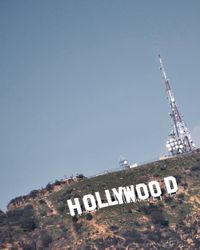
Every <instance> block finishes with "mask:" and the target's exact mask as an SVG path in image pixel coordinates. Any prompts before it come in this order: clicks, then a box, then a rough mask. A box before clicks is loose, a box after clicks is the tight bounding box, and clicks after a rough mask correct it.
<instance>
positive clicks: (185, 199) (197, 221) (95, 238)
mask: <svg viewBox="0 0 200 250" xmlns="http://www.w3.org/2000/svg"><path fill="white" fill-rule="evenodd" d="M170 175H173V176H174V177H176V179H177V181H178V186H179V190H178V192H177V193H176V194H175V195H173V196H169V195H167V194H165V195H164V196H163V197H162V199H156V200H153V199H152V198H151V199H149V201H140V202H137V203H129V204H123V205H116V206H112V207H107V208H102V209H99V210H96V211H94V212H91V213H88V212H86V211H84V213H83V214H82V215H80V216H77V215H76V216H74V217H71V215H70V214H69V211H68V207H67V200H68V199H71V198H73V197H78V198H82V197H83V195H85V194H88V193H91V194H94V192H96V191H99V192H100V193H102V196H103V191H104V190H105V189H111V188H114V187H119V186H129V185H135V184H138V183H148V182H149V181H151V180H158V181H159V182H162V180H163V178H164V177H167V176H170ZM199 179H200V153H197V152H195V153H192V154H188V155H185V156H179V157H176V158H169V159H166V160H162V161H157V162H154V163H149V164H146V165H142V166H139V167H136V168H133V169H127V170H122V171H118V172H113V173H107V174H105V175H99V176H96V177H94V178H90V179H87V178H83V176H82V178H80V179H79V180H78V181H72V182H71V183H68V184H67V185H65V184H63V185H61V184H60V183H55V184H54V185H55V186H56V185H58V184H59V187H60V188H55V186H53V187H51V188H50V187H49V186H47V187H46V189H44V190H42V192H37V191H36V192H33V193H32V195H31V196H28V197H27V196H23V202H21V203H19V204H18V203H15V205H13V203H12V202H11V203H10V204H9V205H10V206H9V209H8V211H7V213H3V212H2V211H0V249H19V248H20V247H21V249H25V250H31V249H41V250H42V249H63V250H64V249H88V250H89V249H121V250H122V249H173V248H174V249H200V182H199ZM103 199H104V198H103ZM18 200H19V199H18ZM13 202H16V199H15V200H14V201H13ZM17 204H18V205H17Z"/></svg>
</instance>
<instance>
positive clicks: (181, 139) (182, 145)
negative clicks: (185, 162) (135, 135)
mask: <svg viewBox="0 0 200 250" xmlns="http://www.w3.org/2000/svg"><path fill="white" fill-rule="evenodd" d="M158 57H159V63H160V71H161V75H162V78H163V80H164V83H165V87H166V92H167V99H168V101H169V105H170V110H171V112H170V117H171V118H172V122H173V131H172V133H170V135H169V140H167V142H166V147H167V149H168V151H169V153H170V154H171V155H178V154H183V153H187V152H191V151H192V150H194V149H195V144H194V143H193V141H192V138H191V135H190V133H189V131H188V129H187V127H186V126H185V123H184V121H183V119H182V116H181V114H180V112H179V111H178V107H177V104H176V101H175V98H174V96H173V93H172V91H171V87H170V84H169V79H168V78H167V75H166V72H165V68H164V65H163V61H162V59H161V56H160V55H158Z"/></svg>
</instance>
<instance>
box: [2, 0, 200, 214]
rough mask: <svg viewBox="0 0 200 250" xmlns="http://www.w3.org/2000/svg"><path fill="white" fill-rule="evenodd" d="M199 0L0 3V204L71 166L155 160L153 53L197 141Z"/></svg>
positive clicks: (159, 99)
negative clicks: (123, 160) (160, 59)
mask: <svg viewBox="0 0 200 250" xmlns="http://www.w3.org/2000/svg"><path fill="white" fill-rule="evenodd" d="M199 12H200V1H199V0H193V1H189V0H188V1H186V0H174V1H164V0H163V1H161V0H152V1H149V0H146V1H145V0H138V1H136V0H135V1H134V0H132V1H128V0H123V1H122V0H121V1H119V0H101V1H100V0H99V1H97V0H90V1H88V0H77V1H72V0H71V1H70V0H68V1H67V0H59V1H56V0H54V1H52V0H48V1H47V0H43V1H40V0H36V1H33V0H32V1H30V0H23V1H22V0H18V1H15V0H9V1H8V0H0V208H1V209H4V210H5V207H6V204H7V203H8V202H9V201H10V200H11V199H12V198H14V197H16V196H18V195H24V194H27V193H28V192H29V191H31V190H32V189H37V188H41V187H44V186H46V184H47V183H48V182H50V181H54V180H55V179H61V178H63V177H64V176H70V175H72V174H74V175H75V174H76V173H83V174H85V175H87V176H91V175H94V174H97V173H100V172H102V171H104V170H109V169H113V168H116V167H118V160H119V157H120V155H122V156H124V157H126V158H127V159H128V160H129V161H130V162H133V163H134V162H143V161H148V160H151V159H155V158H158V157H159V156H160V155H161V154H163V153H164V152H165V141H166V139H167V136H168V134H169V132H170V130H171V121H170V117H169V115H168V112H169V105H168V102H167V100H166V93H165V88H164V84H163V82H162V79H161V75H160V72H159V65H158V58H157V54H158V51H159V52H160V53H161V55H162V57H163V61H164V63H165V66H166V70H167V73H168V76H169V78H170V81H171V86H172V89H173V92H174V95H175V98H176V100H177V103H178V106H179V108H180V111H181V112H182V113H183V114H184V117H185V121H186V124H187V125H188V127H189V129H190V131H191V132H192V134H193V135H194V140H195V141H196V144H200V139H199V136H200V108H199V104H200V101H199V100H200V98H199V95H200V75H199V72H200V64H199V58H200V29H199V24H200V14H199Z"/></svg>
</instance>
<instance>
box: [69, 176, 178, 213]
mask: <svg viewBox="0 0 200 250" xmlns="http://www.w3.org/2000/svg"><path fill="white" fill-rule="evenodd" d="M164 186H165V189H166V193H168V194H170V195H171V194H174V193H176V192H177V190H178V185H177V181H176V178H175V177H173V176H168V177H165V178H164ZM104 192H105V197H106V201H105V200H104V201H102V198H101V195H100V193H99V192H95V194H94V195H93V194H86V195H84V196H83V198H82V202H80V198H74V199H73V200H72V199H70V200H67V204H68V207H69V212H70V214H71V216H74V215H75V214H82V213H83V209H82V206H81V203H82V204H83V206H84V208H85V209H84V210H85V211H88V212H90V211H94V210H96V209H100V208H105V207H109V206H115V205H120V204H124V203H131V202H137V201H142V200H147V199H149V198H150V197H153V198H154V199H155V198H159V197H160V198H161V196H162V190H161V187H160V183H159V182H158V181H150V182H149V183H148V184H145V183H139V184H137V185H135V186H134V185H131V186H126V187H118V188H112V189H111V190H109V189H106V190H104ZM113 197H114V199H113Z"/></svg>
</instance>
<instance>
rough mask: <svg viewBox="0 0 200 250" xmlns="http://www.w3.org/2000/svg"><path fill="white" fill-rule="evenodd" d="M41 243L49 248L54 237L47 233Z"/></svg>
mask: <svg viewBox="0 0 200 250" xmlns="http://www.w3.org/2000/svg"><path fill="white" fill-rule="evenodd" d="M41 241H42V246H43V247H48V246H49V245H50V244H51V242H52V241H53V240H52V237H51V236H50V235H49V234H48V232H46V231H45V232H43V233H42V234H41Z"/></svg>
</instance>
